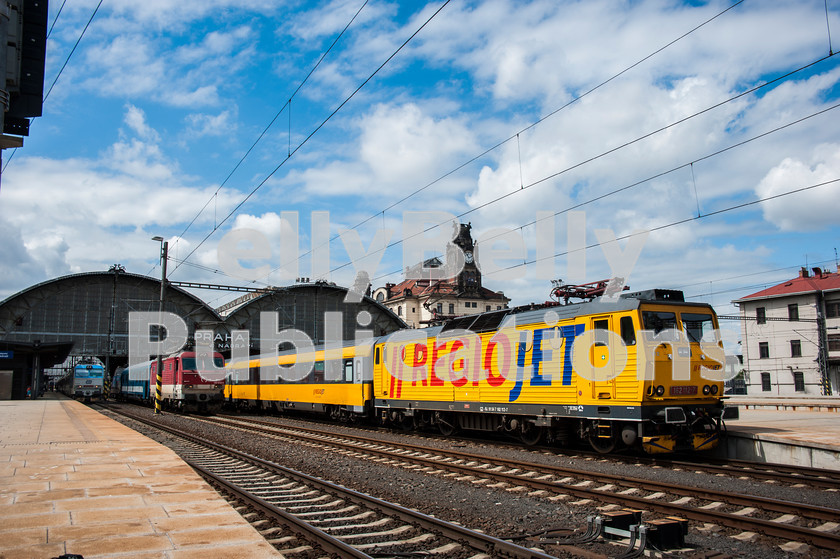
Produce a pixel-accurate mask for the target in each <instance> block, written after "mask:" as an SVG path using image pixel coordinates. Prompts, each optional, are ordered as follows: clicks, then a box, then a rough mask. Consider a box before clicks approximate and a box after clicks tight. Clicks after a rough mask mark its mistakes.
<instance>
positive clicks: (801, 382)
mask: <svg viewBox="0 0 840 559" xmlns="http://www.w3.org/2000/svg"><path fill="white" fill-rule="evenodd" d="M793 389H794V390H795V391H797V392H805V375H804V374H803V373H802V371H794V372H793Z"/></svg>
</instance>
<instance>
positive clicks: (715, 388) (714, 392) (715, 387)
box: [712, 384, 718, 396]
mask: <svg viewBox="0 0 840 559" xmlns="http://www.w3.org/2000/svg"><path fill="white" fill-rule="evenodd" d="M717 393H718V385H717V384H713V385H712V396H714V395H715V394H717Z"/></svg>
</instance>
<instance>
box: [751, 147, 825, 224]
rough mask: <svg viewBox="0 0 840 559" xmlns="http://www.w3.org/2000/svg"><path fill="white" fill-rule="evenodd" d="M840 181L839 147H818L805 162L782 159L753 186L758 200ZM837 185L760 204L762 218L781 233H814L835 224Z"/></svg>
mask: <svg viewBox="0 0 840 559" xmlns="http://www.w3.org/2000/svg"><path fill="white" fill-rule="evenodd" d="M837 179H840V144H827V145H820V146H817V148H816V149H815V150H814V153H813V154H812V156H811V158H810V160H809V161H802V160H799V159H795V158H785V159H784V160H783V161H782V162H781V163H779V164H778V165H777V166H776V167H774V168H773V169H771V170H770V171H769V172H768V173H767V176H765V177H764V179H762V181H761V182H760V183H759V184H758V186H756V188H755V193H756V194H757V195H758V196H759V197H761V198H766V197H769V196H776V195H779V194H783V193H785V192H790V191H792V190H796V189H798V188H803V187H807V186H813V185H816V184H820V183H823V182H827V181H834V180H837ZM839 196H840V183H837V182H834V183H832V184H827V185H825V186H821V187H818V188H815V189H813V190H808V191H806V192H800V193H797V194H793V195H790V196H785V197H782V198H777V199H775V200H770V201H768V202H765V203H764V204H762V207H763V210H764V218H765V219H766V220H767V221H770V222H772V223H773V224H775V225H776V226H777V227H778V228H779V229H781V230H782V231H815V230H819V229H823V228H825V227H829V226H832V225H836V224H837V200H838V197H839Z"/></svg>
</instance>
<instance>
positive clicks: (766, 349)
mask: <svg viewBox="0 0 840 559" xmlns="http://www.w3.org/2000/svg"><path fill="white" fill-rule="evenodd" d="M758 358H759V359H770V346H769V345H768V343H767V342H759V344H758Z"/></svg>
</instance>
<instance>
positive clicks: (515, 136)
mask: <svg viewBox="0 0 840 559" xmlns="http://www.w3.org/2000/svg"><path fill="white" fill-rule="evenodd" d="M743 2H744V0H738V1H737V2H734V3H733V4H731V5H730V6H728V7H727V8H725V9H723V10H721V11H720V12H718V13H716V14H715V15H713V16H712V17H710V18H708V19H706V20H704V21H703V22H701V23H699V24H698V25H696V26H694V27H693V28H691V29H690V30H688V31H686V32H685V33H683V34H682V35H680V36H678V37H677V38H675V39H672V40H671V41H669V42H667V43H665V44H664V45H663V46H661V47H659V48H657V49H656V50H654V51H652V52H650V53H649V54H647V55H645V56H643V57H642V58H640V59H639V60H637V61H636V62H633V63H632V64H630V65H629V66H627V67H626V68H624V69H622V70H621V71H619V72H617V73H616V74H613V75H612V76H610V77H609V78H607V79H605V80H603V81H601V82H600V83H598V84H597V85H595V86H593V87H591V88H590V89H588V90H587V91H585V92H584V93H582V94H580V95H578V96H576V97H574V98H572V99H571V100H569V101H568V102H566V103H564V104H562V105H561V106H559V107H557V108H556V109H554V110H553V111H550V112H549V113H547V114H545V115H543V116H542V117H540V118H539V119H537V120H535V121H534V122H532V123H530V124H529V125H527V126H525V127H524V128H522V129H520V130H519V131H517V132H515V133H514V134H511V135H510V136H508V137H507V138H505V139H504V140H501V141H499V142H497V143H495V144H494V145H492V146H491V147H489V148H487V149H485V150H484V151H482V152H481V153H479V154H477V155H475V156H473V157H471V158H470V159H468V160H467V161H465V162H463V163H461V164H460V165H457V166H456V167H455V168H453V169H451V170H450V171H447V172H446V173H444V174H443V175H441V176H439V177H437V178H436V179H434V180H433V181H431V182H429V183H427V184H426V185H424V186H422V187H420V188H417V189H416V190H414V191H412V192H410V193H409V194H407V195H405V196H403V197H402V198H400V199H398V200H397V201H395V202H393V203H391V204H389V205H388V206H386V207H385V208H383V209H381V210H379V211H377V212H376V213H374V214H371V215H370V216H369V217H367V218H366V219H364V220H362V221H361V222H359V223H357V224H356V225H354V226H353V227H351V228H350V230H355V229H358V228H359V227H361V226H363V225H365V224H366V223H368V222H369V221H370V220H372V219H374V218H375V217H376V216H377V215H379V214H380V213H382V214H383V216H384V214H385V212H388V211H391V210H392V209H394V208H395V207H397V206H399V205H401V204H402V203H403V202H406V201H407V200H409V199H411V198H413V197H414V196H416V195H418V194H420V193H421V192H423V191H425V190H427V189H428V188H430V187H432V186H434V185H435V184H437V183H439V182H441V181H442V180H444V179H446V178H448V177H450V176H452V175H453V174H455V173H457V172H458V171H460V170H461V169H464V168H465V167H467V166H469V165H471V164H472V163H474V162H476V161H478V160H479V159H481V158H482V157H485V156H486V155H488V154H490V153H492V152H493V151H495V150H497V149H498V148H500V147H501V146H503V145H505V144H507V143H508V142H510V141H512V140H513V139H516V140H517V142H518V140H519V135H520V134H522V133H524V132H527V131H528V130H531V129H532V128H534V127H536V126H538V125H539V124H541V123H542V122H544V121H546V120H547V119H549V118H551V117H552V116H554V115H556V114H558V113H560V112H561V111H563V110H564V109H566V108H568V107H570V106H571V105H573V104H575V103H577V102H578V101H580V100H582V99H583V98H585V97H586V96H588V95H590V94H592V93H594V92H595V91H597V90H599V89H601V88H602V87H604V86H606V85H607V84H609V83H610V82H612V81H614V80H616V79H618V78H619V77H621V76H622V75H624V74H626V73H627V72H629V71H630V70H632V69H633V68H635V67H637V66H639V65H641V64H643V63H644V62H646V61H647V60H649V59H651V58H653V57H654V56H656V55H657V54H659V53H661V52H663V51H664V50H666V49H668V48H669V47H671V46H672V45H674V44H676V43H678V42H679V41H681V40H683V39H685V38H686V37H688V36H689V35H691V34H693V33H694V32H696V31H698V30H699V29H701V28H703V27H704V26H706V25H708V24H709V23H711V22H713V21H714V20H716V19H717V18H719V17H721V16H723V15H724V14H726V13H727V12H729V11H730V10H732V9H734V8H735V7H737V6H739V5H740V4H742V3H743ZM520 171H521V169H520ZM520 182H521V180H520ZM338 238H339V236H338V235H335V236H332V237H330V238H329V239H328V240H327V241H326V242H325V243H324V244H328V243H332V242H333V241H335V240H336V239H338ZM311 253H312V250H310V251H308V252H306V253H304V254H301V255H298V256H297V257H296V259H297V260H300V259H301V258H303V257H305V256H307V255H309V254H311ZM287 264H288V263H287ZM284 265H285V264H282V265H281V266H279V267H277V268H275V269H274V270H272V273H273V272H276V271H277V270H279V269H281V268H283V267H284Z"/></svg>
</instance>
